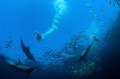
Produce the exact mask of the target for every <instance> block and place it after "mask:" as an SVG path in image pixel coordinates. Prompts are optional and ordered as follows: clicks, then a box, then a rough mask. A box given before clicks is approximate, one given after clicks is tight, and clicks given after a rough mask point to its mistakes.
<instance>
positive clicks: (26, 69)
mask: <svg viewBox="0 0 120 79" xmlns="http://www.w3.org/2000/svg"><path fill="white" fill-rule="evenodd" d="M2 59H3V61H4V62H5V63H6V64H7V65H8V66H10V67H12V68H14V69H16V70H18V71H21V72H24V73H27V76H26V78H27V77H28V76H29V74H30V72H32V71H33V70H34V69H36V68H38V67H39V66H35V67H31V66H26V65H23V64H22V63H21V62H20V60H18V63H15V62H13V61H11V60H9V59H7V58H5V57H4V56H2Z"/></svg>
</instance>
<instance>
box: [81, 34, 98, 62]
mask: <svg viewBox="0 0 120 79" xmlns="http://www.w3.org/2000/svg"><path fill="white" fill-rule="evenodd" d="M95 41H99V40H98V39H97V38H96V37H95V36H94V41H93V42H92V43H91V44H90V45H89V46H88V48H87V49H86V50H84V51H83V53H82V54H81V55H79V61H81V60H85V57H86V56H87V54H88V52H89V51H90V48H91V46H92V44H93V43H94V42H95Z"/></svg>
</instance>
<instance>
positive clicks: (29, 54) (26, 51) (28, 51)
mask: <svg viewBox="0 0 120 79" xmlns="http://www.w3.org/2000/svg"><path fill="white" fill-rule="evenodd" d="M21 47H22V49H23V52H24V53H25V55H26V56H27V57H28V58H29V59H31V60H33V61H35V58H34V57H33V55H32V54H31V53H30V50H29V49H30V47H29V46H28V47H26V46H25V45H24V43H23V41H22V39H21Z"/></svg>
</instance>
